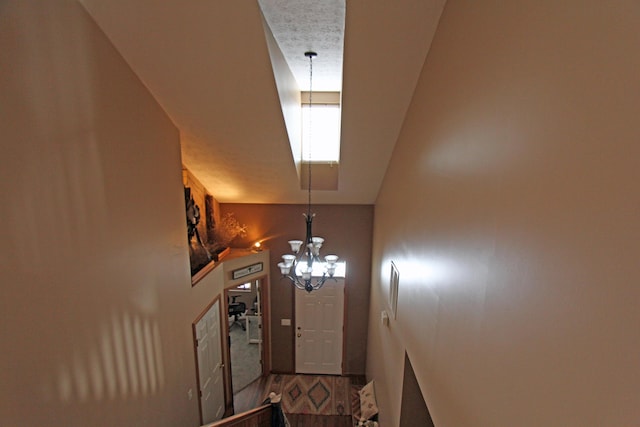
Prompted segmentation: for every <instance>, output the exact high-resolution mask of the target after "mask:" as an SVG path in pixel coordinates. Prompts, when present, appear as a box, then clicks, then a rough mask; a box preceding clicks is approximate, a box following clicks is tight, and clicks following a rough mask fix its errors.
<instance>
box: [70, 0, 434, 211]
mask: <svg viewBox="0 0 640 427" xmlns="http://www.w3.org/2000/svg"><path fill="white" fill-rule="evenodd" d="M81 1H82V4H83V5H84V6H85V8H86V9H87V11H88V12H89V13H90V14H91V15H92V16H93V18H94V19H95V20H96V22H97V23H98V25H99V26H100V27H101V28H102V29H103V31H104V32H105V33H106V34H107V36H108V37H109V38H110V40H111V41H112V43H113V44H114V45H115V47H116V49H118V51H119V52H120V53H121V54H122V56H123V57H124V58H125V60H126V61H127V62H128V63H129V65H130V66H131V68H132V69H133V71H134V72H135V73H136V74H137V75H138V77H139V78H140V80H141V81H142V82H143V83H144V84H145V85H146V87H147V88H148V89H149V90H150V92H151V93H152V95H153V96H154V97H155V98H156V100H157V101H158V103H159V104H160V105H161V107H162V108H163V109H164V110H165V111H166V113H167V115H168V116H169V117H170V118H171V120H172V121H173V123H174V124H175V125H176V126H177V127H178V128H179V129H180V135H181V151H182V159H183V163H184V164H185V165H186V166H187V167H188V168H189V169H190V170H191V171H192V172H193V173H194V174H195V175H196V176H197V177H198V179H199V180H200V181H201V182H202V183H203V184H204V185H205V186H206V187H207V189H208V190H209V191H210V192H211V194H212V195H213V196H214V197H216V198H217V199H218V200H219V201H220V202H223V203H225V202H235V203H305V202H306V192H305V191H304V190H301V189H300V186H299V182H298V176H297V171H296V165H295V163H294V160H293V157H292V154H291V149H290V145H289V134H288V133H287V127H286V126H285V117H286V115H287V114H286V109H285V110H283V105H284V104H283V99H284V96H285V95H286V93H285V92H283V91H282V90H281V87H282V85H276V80H277V79H278V81H279V82H280V83H282V82H285V83H286V81H288V80H290V81H295V80H294V79H293V75H292V74H291V75H290V76H289V77H290V78H289V77H287V76H286V75H285V76H283V75H280V76H277V75H275V74H274V68H276V65H273V66H272V62H271V60H272V58H276V59H277V58H278V57H279V55H280V56H282V57H284V55H283V54H282V52H279V55H278V52H277V49H276V51H274V50H273V48H272V47H271V46H270V45H269V42H268V39H269V31H265V29H264V26H263V22H264V18H263V16H262V12H261V9H260V6H259V4H258V2H257V1H251V0H242V1H238V0H215V1H202V0H163V1H162V2H158V1H157V0H81ZM444 1H445V0H396V1H393V2H387V1H372V0H349V1H348V2H347V4H346V10H345V11H344V15H345V17H344V20H345V25H344V42H341V41H339V40H337V38H336V31H334V29H333V28H334V27H332V26H331V25H330V24H320V23H321V22H325V20H326V22H334V21H335V20H334V14H335V13H336V12H333V9H332V11H331V12H327V11H324V9H320V10H316V9H315V7H312V6H309V5H307V7H304V6H302V2H301V1H299V0H290V1H283V0H273V1H272V0H265V1H264V4H266V7H267V8H268V7H270V6H271V3H273V5H277V4H278V3H281V6H282V5H284V6H286V7H287V10H288V12H287V13H286V14H283V15H282V16H280V15H276V18H278V19H276V21H279V20H282V21H283V26H284V28H286V29H287V31H286V34H288V35H287V36H284V39H283V40H282V46H281V47H280V50H281V51H289V49H290V50H291V52H293V54H296V53H298V54H300V55H301V56H302V58H301V61H303V62H304V72H303V73H304V74H307V73H308V60H307V59H306V58H304V55H303V53H304V51H306V50H315V51H317V52H318V54H319V56H318V61H317V62H316V61H314V74H316V67H318V68H321V67H320V66H321V64H320V63H321V60H326V61H327V63H334V62H335V61H334V60H331V61H330V60H329V58H331V55H332V54H330V53H329V52H332V48H327V51H323V49H325V47H327V46H333V45H336V46H339V45H343V48H344V58H343V63H342V70H343V71H342V130H341V153H340V174H339V185H338V190H337V191H314V192H313V202H314V203H322V204H326V203H339V204H372V203H374V202H375V200H376V197H377V194H378V191H379V188H380V185H381V183H382V180H383V177H384V173H385V171H386V168H387V164H388V162H389V159H390V157H391V155H392V152H393V147H394V144H395V142H396V139H397V138H398V134H399V131H400V128H401V126H402V122H403V120H404V116H405V113H406V111H407V108H408V106H409V104H410V102H411V98H412V95H413V91H414V89H415V85H416V82H417V78H418V75H419V73H420V71H421V69H422V66H423V64H424V61H425V58H426V55H427V52H428V50H429V47H430V44H431V40H432V37H433V34H434V33H435V29H436V27H437V23H438V20H439V17H440V14H441V12H442V8H443V6H444ZM309 3H310V4H311V5H314V4H315V3H321V4H323V5H324V4H325V2H320V1H310V2H309ZM326 3H328V4H330V3H333V2H332V1H331V0H327V2H326ZM338 3H339V2H338ZM267 14H268V13H267ZM328 14H331V19H329V18H328V17H327V16H325V15H328ZM314 22H317V23H318V27H317V31H319V32H317V33H315V34H314V35H313V36H311V35H309V34H308V33H307V30H308V29H309V28H310V25H311V24H310V23H314ZM272 25H274V26H275V25H277V24H272ZM276 31H277V30H276ZM274 37H275V36H274ZM323 58H324V59H323ZM280 65H282V64H280ZM301 67H302V65H301ZM292 68H293V69H295V68H296V66H295V65H292ZM284 74H287V73H284ZM289 74H290V73H289ZM318 74H321V73H320V70H319V69H318ZM307 75H308V74H307ZM319 84H320V77H319V76H318V85H319ZM298 90H299V88H298ZM314 90H316V78H315V75H314Z"/></svg>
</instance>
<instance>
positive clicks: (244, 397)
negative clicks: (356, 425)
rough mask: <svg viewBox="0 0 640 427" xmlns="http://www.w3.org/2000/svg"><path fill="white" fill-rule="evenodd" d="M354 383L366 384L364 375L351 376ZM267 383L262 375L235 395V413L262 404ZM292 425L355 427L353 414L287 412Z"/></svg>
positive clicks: (304, 426)
mask: <svg viewBox="0 0 640 427" xmlns="http://www.w3.org/2000/svg"><path fill="white" fill-rule="evenodd" d="M351 381H352V383H354V384H361V385H364V384H365V382H364V377H362V376H357V377H351ZM266 383H267V377H261V378H259V379H257V380H256V381H254V382H253V383H251V384H249V385H248V386H247V387H245V388H244V389H243V390H241V391H240V392H238V393H237V394H236V395H235V396H234V397H233V406H234V409H235V413H236V414H239V413H241V412H245V411H248V410H249V409H252V408H255V407H256V406H259V405H260V404H262V401H261V400H260V399H262V396H264V393H265V388H266ZM286 416H287V419H288V420H289V423H290V424H291V427H353V418H352V417H351V415H345V416H343V415H303V414H286Z"/></svg>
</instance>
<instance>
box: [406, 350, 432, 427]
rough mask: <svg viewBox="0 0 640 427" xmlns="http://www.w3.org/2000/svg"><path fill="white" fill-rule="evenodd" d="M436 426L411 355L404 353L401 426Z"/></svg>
mask: <svg viewBox="0 0 640 427" xmlns="http://www.w3.org/2000/svg"><path fill="white" fill-rule="evenodd" d="M411 426H424V427H434V426H433V421H432V420H431V414H430V413H429V408H428V407H427V403H426V402H425V401H424V398H423V397H422V391H420V385H419V384H418V379H417V378H416V374H415V373H414V372H413V366H411V361H410V360H409V355H408V354H407V353H406V352H405V353H404V380H403V383H402V406H401V407H400V427H411Z"/></svg>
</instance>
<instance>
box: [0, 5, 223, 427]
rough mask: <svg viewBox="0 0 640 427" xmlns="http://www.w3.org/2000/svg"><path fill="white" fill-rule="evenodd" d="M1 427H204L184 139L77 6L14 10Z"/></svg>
mask: <svg viewBox="0 0 640 427" xmlns="http://www.w3.org/2000/svg"><path fill="white" fill-rule="evenodd" d="M0 52H2V54H0V70H2V72H1V74H2V78H0V93H1V94H2V96H1V98H2V101H1V102H0V135H1V136H2V143H1V144H0V147H1V148H0V150H1V155H0V170H1V171H2V172H1V173H2V180H0V186H1V190H0V194H1V195H2V196H1V197H2V200H1V203H0V218H1V220H0V289H1V291H0V292H1V295H0V313H1V314H0V316H1V321H0V325H1V326H0V341H1V342H2V351H1V352H0V365H1V366H2V373H1V374H0V375H1V377H0V401H1V402H2V404H1V405H0V420H1V421H0V424H2V425H3V426H7V427H14V426H15V427H18V426H19V427H25V426H40V425H48V426H83V427H85V426H89V425H91V426H151V425H153V426H156V427H159V426H172V427H173V426H193V425H198V404H197V400H196V398H195V397H194V399H193V400H191V401H189V400H188V397H187V391H188V390H189V389H193V390H194V396H195V395H196V392H195V386H196V378H195V363H194V354H193V350H192V332H191V322H192V321H193V320H194V319H195V318H196V317H197V315H198V314H199V313H200V312H201V311H202V310H203V309H204V307H205V306H206V304H207V303H208V302H210V301H212V300H213V299H214V297H215V295H216V294H219V293H220V291H221V289H222V277H223V274H222V272H221V271H218V270H214V271H217V272H218V273H216V274H211V275H210V276H207V277H206V278H205V279H203V280H202V281H201V282H200V283H198V285H197V286H196V287H194V288H192V287H191V281H190V275H189V262H188V251H187V242H186V240H187V239H186V226H185V213H184V198H183V191H182V183H181V162H180V146H179V134H178V131H177V129H176V128H175V127H174V126H173V124H172V123H171V121H170V120H169V119H168V118H167V116H166V115H165V113H164V112H163V111H162V110H161V108H160V107H159V106H158V104H157V103H156V102H155V101H154V100H153V98H152V96H151V95H150V94H149V93H148V91H147V90H146V89H145V87H144V86H143V85H142V84H141V82H140V81H139V80H138V79H137V77H136V76H135V75H134V74H133V73H132V72H131V70H130V69H129V67H128V66H127V65H126V64H125V62H124V61H123V59H122V58H121V57H120V55H119V54H118V53H117V52H116V51H115V50H114V49H113V47H112V46H111V44H110V43H109V42H108V41H107V39H106V37H105V36H104V35H103V34H102V32H101V31H100V30H99V29H98V28H97V26H96V25H95V24H94V23H93V21H92V20H91V19H90V18H89V16H88V15H87V13H86V12H85V11H84V10H83V9H82V7H81V6H80V5H79V4H78V3H77V2H75V1H71V0H69V1H67V0H50V1H46V2H42V1H29V0H20V1H10V2H3V3H2V6H0Z"/></svg>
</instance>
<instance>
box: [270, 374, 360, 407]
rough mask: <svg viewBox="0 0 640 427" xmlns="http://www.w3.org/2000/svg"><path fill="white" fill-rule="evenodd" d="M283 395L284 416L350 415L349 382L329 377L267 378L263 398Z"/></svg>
mask: <svg viewBox="0 0 640 427" xmlns="http://www.w3.org/2000/svg"><path fill="white" fill-rule="evenodd" d="M270 392H274V393H276V394H282V409H283V411H284V412H285V413H286V414H313V415H350V414H351V381H350V380H349V378H348V377H339V376H331V375H270V376H269V378H268V380H267V386H266V389H265V394H264V397H265V398H266V397H267V396H268V395H269V393H270Z"/></svg>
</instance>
